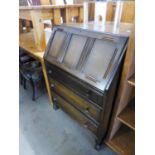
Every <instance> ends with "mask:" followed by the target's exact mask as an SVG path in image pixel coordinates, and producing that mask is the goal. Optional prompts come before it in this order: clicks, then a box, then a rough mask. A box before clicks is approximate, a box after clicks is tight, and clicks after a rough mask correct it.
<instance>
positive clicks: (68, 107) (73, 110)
mask: <svg viewBox="0 0 155 155" xmlns="http://www.w3.org/2000/svg"><path fill="white" fill-rule="evenodd" d="M52 99H53V102H54V104H56V105H58V106H59V107H61V108H62V109H63V110H64V111H66V112H67V113H68V114H69V115H70V116H71V117H73V118H74V119H75V120H77V121H78V122H79V123H80V124H81V125H82V126H83V127H84V128H87V129H88V130H90V131H91V132H92V133H93V134H94V135H97V125H96V124H94V123H93V122H92V121H90V120H89V119H88V118H87V117H85V116H84V115H83V114H81V113H80V112H79V111H78V110H77V109H76V108H74V107H73V106H72V105H70V104H69V103H68V102H66V101H65V100H64V99H63V98H62V97H60V96H58V95H57V94H56V93H54V92H53V93H52Z"/></svg>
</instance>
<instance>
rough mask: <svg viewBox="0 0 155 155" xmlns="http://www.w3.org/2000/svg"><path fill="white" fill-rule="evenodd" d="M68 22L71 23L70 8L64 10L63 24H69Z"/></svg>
mask: <svg viewBox="0 0 155 155" xmlns="http://www.w3.org/2000/svg"><path fill="white" fill-rule="evenodd" d="M70 22H72V16H71V12H70V8H65V11H64V23H70Z"/></svg>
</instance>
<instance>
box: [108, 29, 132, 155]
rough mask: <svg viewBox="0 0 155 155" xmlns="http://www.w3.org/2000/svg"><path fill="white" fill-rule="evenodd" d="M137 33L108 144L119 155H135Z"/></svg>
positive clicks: (126, 59)
mask: <svg viewBox="0 0 155 155" xmlns="http://www.w3.org/2000/svg"><path fill="white" fill-rule="evenodd" d="M134 62H135V33H134V27H133V32H132V34H131V37H130V41H129V46H128V50H127V53H126V58H125V62H124V65H123V72H122V78H121V82H120V86H119V90H118V93H117V99H116V106H115V108H114V114H113V117H112V122H111V126H110V130H109V133H108V136H107V140H106V144H107V145H108V146H109V147H111V148H112V149H113V150H114V151H116V152H117V153H118V154H119V155H134V154H135V63H134Z"/></svg>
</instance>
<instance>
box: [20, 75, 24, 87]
mask: <svg viewBox="0 0 155 155" xmlns="http://www.w3.org/2000/svg"><path fill="white" fill-rule="evenodd" d="M20 84H21V85H23V76H22V74H21V73H20Z"/></svg>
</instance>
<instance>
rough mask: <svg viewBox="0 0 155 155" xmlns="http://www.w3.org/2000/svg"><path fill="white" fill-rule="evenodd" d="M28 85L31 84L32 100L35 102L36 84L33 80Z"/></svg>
mask: <svg viewBox="0 0 155 155" xmlns="http://www.w3.org/2000/svg"><path fill="white" fill-rule="evenodd" d="M30 83H31V86H32V90H33V93H32V100H33V101H35V100H36V97H37V87H36V83H35V82H34V81H33V80H31V81H30Z"/></svg>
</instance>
